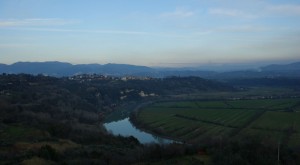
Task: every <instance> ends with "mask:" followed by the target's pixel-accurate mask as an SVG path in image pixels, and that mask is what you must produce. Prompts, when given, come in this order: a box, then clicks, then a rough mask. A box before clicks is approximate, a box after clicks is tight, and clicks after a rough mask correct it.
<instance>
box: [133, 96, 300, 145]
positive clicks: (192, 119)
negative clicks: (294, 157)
mask: <svg viewBox="0 0 300 165" xmlns="http://www.w3.org/2000/svg"><path fill="white" fill-rule="evenodd" d="M299 107H300V99H298V98H289V99H253V100H219V101H177V102H159V103H155V104H152V105H150V106H148V107H145V108H143V109H141V110H140V111H138V113H137V116H136V119H137V122H138V123H139V124H140V125H141V126H142V127H145V128H147V129H148V130H149V131H152V132H154V133H157V134H161V135H164V136H168V137H171V138H174V139H178V140H181V141H185V142H188V143H197V142H201V141H203V140H205V139H218V138H224V137H228V138H242V137H245V136H259V137H265V138H270V139H273V140H275V141H276V140H285V141H288V143H289V144H290V145H293V146H294V145H300V113H299V112H298V111H299Z"/></svg>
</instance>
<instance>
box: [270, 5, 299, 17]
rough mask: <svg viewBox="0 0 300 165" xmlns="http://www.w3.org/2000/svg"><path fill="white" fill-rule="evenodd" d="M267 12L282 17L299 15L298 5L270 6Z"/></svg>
mask: <svg viewBox="0 0 300 165" xmlns="http://www.w3.org/2000/svg"><path fill="white" fill-rule="evenodd" d="M266 9H267V11H269V12H272V13H278V14H283V15H300V5H290V4H286V5H270V6H267V8H266Z"/></svg>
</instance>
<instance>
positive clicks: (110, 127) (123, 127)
mask: <svg viewBox="0 0 300 165" xmlns="http://www.w3.org/2000/svg"><path fill="white" fill-rule="evenodd" d="M103 125H104V127H105V128H106V130H107V131H108V132H111V133H112V134H114V135H121V136H133V137H135V138H136V139H138V140H139V142H140V143H143V144H146V143H158V144H168V143H172V142H174V141H173V140H169V139H166V138H161V137H158V136H155V135H152V134H150V133H147V132H145V131H142V130H140V129H138V128H136V127H135V126H134V125H133V124H132V123H131V122H130V121H129V117H125V118H123V119H119V120H114V121H109V122H107V123H104V124H103Z"/></svg>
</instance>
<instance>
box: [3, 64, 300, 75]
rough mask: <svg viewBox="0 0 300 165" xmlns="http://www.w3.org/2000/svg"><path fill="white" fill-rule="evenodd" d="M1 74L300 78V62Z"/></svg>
mask: <svg viewBox="0 0 300 165" xmlns="http://www.w3.org/2000/svg"><path fill="white" fill-rule="evenodd" d="M0 73H27V74H34V75H35V74H46V75H50V76H56V77H61V76H72V75H76V74H94V73H95V74H103V75H111V76H126V75H127V76H149V77H170V76H178V77H186V76H197V77H203V78H208V79H234V78H264V77H300V62H296V63H291V64H286V65H277V64H273V65H268V66H263V67H260V68H258V69H248V70H246V69H245V70H237V71H224V72H220V71H219V72H217V71H212V70H204V69H203V68H202V69H201V68H199V67H196V68H172V69H171V68H150V67H146V66H137V65H127V64H105V65H101V64H78V65H73V64H70V63H65V62H57V61H50V62H17V63H14V64H12V65H6V64H0Z"/></svg>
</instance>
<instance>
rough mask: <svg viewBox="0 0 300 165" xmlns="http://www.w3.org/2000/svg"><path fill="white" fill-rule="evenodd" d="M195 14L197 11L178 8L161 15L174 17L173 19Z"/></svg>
mask: <svg viewBox="0 0 300 165" xmlns="http://www.w3.org/2000/svg"><path fill="white" fill-rule="evenodd" d="M194 15H195V12H193V11H188V10H186V9H180V8H177V9H176V10H175V11H173V12H165V13H162V14H161V17H163V18H173V19H182V18H188V17H192V16H194Z"/></svg>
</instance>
